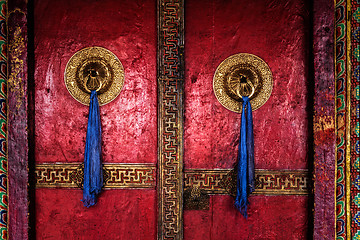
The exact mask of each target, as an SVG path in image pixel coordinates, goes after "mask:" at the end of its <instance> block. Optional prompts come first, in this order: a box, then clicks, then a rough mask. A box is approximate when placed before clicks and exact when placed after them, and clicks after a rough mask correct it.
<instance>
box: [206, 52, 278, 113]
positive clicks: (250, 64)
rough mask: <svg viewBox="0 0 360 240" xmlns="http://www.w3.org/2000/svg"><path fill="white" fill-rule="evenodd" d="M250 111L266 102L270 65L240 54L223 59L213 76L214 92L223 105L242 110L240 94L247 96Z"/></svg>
mask: <svg viewBox="0 0 360 240" xmlns="http://www.w3.org/2000/svg"><path fill="white" fill-rule="evenodd" d="M252 87H254V88H255V91H254V92H253V94H252V96H251V97H250V102H251V106H252V109H253V110H256V109H258V108H260V107H261V106H262V105H264V104H265V103H266V101H267V100H268V99H269V97H270V95H271V91H272V88H273V78H272V74H271V71H270V68H269V66H268V65H267V64H266V63H265V62H264V61H263V60H262V59H261V58H259V57H257V56H255V55H252V54H248V53H239V54H235V55H232V56H230V57H228V58H226V59H225V60H224V61H223V62H222V63H221V64H220V65H219V66H218V68H217V69H216V72H215V74H214V79H213V88H214V93H215V96H216V98H217V99H218V101H219V102H220V103H221V105H223V106H224V107H225V108H227V109H229V110H231V111H233V112H238V113H240V112H241V108H242V100H241V96H249V95H251V93H252V90H253V89H252Z"/></svg>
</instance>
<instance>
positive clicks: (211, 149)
mask: <svg viewBox="0 0 360 240" xmlns="http://www.w3.org/2000/svg"><path fill="white" fill-rule="evenodd" d="M185 7H186V9H185V11H186V14H185V16H186V17H185V46H186V54H185V63H186V71H185V122H184V128H185V129H184V132H185V133H184V148H185V155H184V166H185V169H189V168H191V169H219V168H220V169H231V168H233V167H234V165H235V163H236V159H237V149H238V140H239V133H240V118H241V115H240V114H237V113H233V112H231V111H229V110H227V109H225V108H224V107H223V106H222V105H221V104H220V103H219V102H218V101H217V99H216V97H215V95H214V93H213V86H212V83H213V75H214V73H215V70H216V68H217V66H218V65H219V64H220V63H221V62H222V61H223V60H224V59H225V58H227V57H229V56H231V55H233V54H236V53H251V54H255V55H257V56H259V57H261V58H262V59H263V60H264V61H265V62H267V64H268V65H269V67H270V69H271V71H272V74H273V79H274V88H273V92H272V94H271V97H270V99H269V100H268V102H267V103H265V105H263V106H262V107H261V108H260V109H258V110H256V111H254V112H253V118H254V137H255V168H256V169H271V170H277V171H279V170H289V169H307V168H308V166H309V157H308V152H309V146H308V142H309V131H310V128H309V124H308V121H309V119H308V116H309V113H308V104H309V101H308V99H311V98H312V97H311V96H309V92H308V86H309V76H308V71H309V70H308V68H309V61H308V60H309V58H310V56H309V51H308V49H309V47H310V45H309V43H310V39H309V33H310V32H309V31H310V29H309V26H310V25H309V23H310V16H309V12H310V9H309V6H308V5H307V4H306V3H305V1H302V0H296V1H290V2H289V1H285V0H284V1H241V2H239V1H220V0H213V1H187V3H186V4H185ZM308 200H309V199H308V197H307V196H264V195H252V196H250V199H249V201H250V205H249V209H248V219H247V220H245V219H244V217H243V216H242V215H241V214H240V213H239V212H238V211H237V210H236V209H235V207H234V206H233V204H234V199H233V198H232V197H230V196H225V195H216V196H211V197H210V203H209V210H201V211H197V212H195V211H190V210H189V211H185V212H184V236H185V239H305V238H306V236H307V234H308V217H309V214H308V211H309V210H308V207H309V205H308Z"/></svg>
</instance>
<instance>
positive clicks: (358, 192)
mask: <svg viewBox="0 0 360 240" xmlns="http://www.w3.org/2000/svg"><path fill="white" fill-rule="evenodd" d="M349 17H350V22H351V51H350V59H351V73H350V74H351V76H350V96H349V97H350V109H351V111H350V151H351V154H350V162H351V209H350V212H351V217H352V222H351V236H352V239H360V159H359V156H360V154H359V101H360V97H359V86H360V84H359V81H360V3H359V2H358V1H357V0H352V1H351V12H350V16H349Z"/></svg>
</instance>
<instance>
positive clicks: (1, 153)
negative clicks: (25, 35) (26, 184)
mask: <svg viewBox="0 0 360 240" xmlns="http://www.w3.org/2000/svg"><path fill="white" fill-rule="evenodd" d="M6 7H7V3H6V0H2V1H0V26H1V28H0V142H1V144H0V178H1V181H0V239H6V238H7V235H8V234H7V233H8V220H7V215H8V214H7V213H8V199H7V198H8V193H7V178H8V169H7V154H6V153H7V112H6V96H7V95H6V88H7V72H6V69H7V46H6V45H7V44H6V41H7V32H6V29H7V27H6V25H7V24H6V15H7V9H6Z"/></svg>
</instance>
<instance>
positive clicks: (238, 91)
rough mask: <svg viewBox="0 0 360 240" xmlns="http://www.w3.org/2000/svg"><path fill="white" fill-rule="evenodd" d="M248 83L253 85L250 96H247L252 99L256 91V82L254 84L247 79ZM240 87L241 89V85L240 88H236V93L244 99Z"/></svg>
mask: <svg viewBox="0 0 360 240" xmlns="http://www.w3.org/2000/svg"><path fill="white" fill-rule="evenodd" d="M246 83H247V84H249V85H250V87H251V93H250V95H249V96H247V97H248V98H249V99H250V98H251V97H252V96H253V95H254V93H255V87H254V84H253V83H252V82H251V81H249V80H247V81H246ZM240 89H241V87H240V85H239V86H238V88H237V89H236V94H237V95H238V96H239V97H240V98H241V99H242V98H243V96H242V95H241V93H240Z"/></svg>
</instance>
